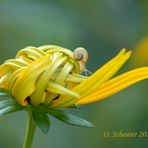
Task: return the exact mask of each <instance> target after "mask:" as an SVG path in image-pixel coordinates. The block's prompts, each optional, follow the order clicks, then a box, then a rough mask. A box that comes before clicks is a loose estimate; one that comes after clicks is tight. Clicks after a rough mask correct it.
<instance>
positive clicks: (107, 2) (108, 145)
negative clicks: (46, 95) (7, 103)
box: [0, 0, 148, 148]
mask: <svg viewBox="0 0 148 148" xmlns="http://www.w3.org/2000/svg"><path fill="white" fill-rule="evenodd" d="M147 8H148V1H147V0H0V63H2V62H3V61H5V60H6V59H9V58H13V57H14V56H15V54H16V52H17V51H18V50H20V49H21V48H23V47H26V46H30V45H31V46H40V45H45V44H56V45H60V46H63V47H66V48H69V49H71V50H74V49H75V48H76V47H79V46H82V47H85V48H86V49H87V50H88V51H89V55H90V56H89V61H88V64H87V68H88V69H89V70H90V71H92V72H94V71H95V70H96V69H97V68H99V67H100V66H101V65H102V64H104V63H105V62H106V61H108V60H109V59H110V58H112V57H113V56H114V55H115V54H116V53H118V51H119V50H120V49H121V48H122V47H125V48H127V49H132V50H133V51H135V50H136V48H137V46H138V45H137V44H139V42H140V41H141V40H143V38H145V37H147V35H148V9H147ZM147 42H148V41H147ZM147 45H148V44H147ZM138 50H139V51H142V50H141V49H139V48H138ZM146 55H148V48H147V49H146V50H145V51H144V53H142V52H138V54H134V55H133V57H132V58H131V60H129V62H128V63H127V64H126V65H125V66H124V67H123V69H122V70H120V72H119V73H118V74H120V73H123V72H125V71H127V70H130V69H132V68H135V67H139V66H143V65H147V64H148V56H146ZM139 57H141V60H142V59H145V61H144V62H141V61H140V60H139ZM143 57H144V58H143ZM132 59H134V60H132ZM146 59H147V60H146ZM147 88H148V81H147V80H145V81H143V82H140V83H138V84H135V85H133V86H132V87H130V88H128V89H125V90H123V91H122V92H119V93H118V94H116V95H114V96H112V97H109V98H108V99H106V100H103V101H100V102H97V103H92V104H89V105H85V106H81V110H69V112H73V113H74V114H76V115H79V116H81V117H83V118H86V119H88V120H90V121H91V122H92V123H93V124H94V125H95V128H93V129H85V128H78V127H71V126H68V125H65V124H63V123H61V122H59V121H57V120H55V119H53V118H51V121H52V125H51V127H50V131H49V133H48V134H47V135H44V134H42V132H41V131H40V130H39V129H37V131H36V136H35V138H34V143H33V148H99V147H100V148H118V147H120V148H125V147H126V148H141V147H148V138H104V137H103V133H104V132H105V131H110V132H112V131H127V132H134V131H135V132H138V131H146V132H148V91H147ZM25 124H26V114H25V112H17V113H13V114H10V115H6V116H2V117H1V118H0V148H21V144H22V141H23V136H24V131H25Z"/></svg>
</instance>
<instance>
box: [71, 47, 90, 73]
mask: <svg viewBox="0 0 148 148" xmlns="http://www.w3.org/2000/svg"><path fill="white" fill-rule="evenodd" d="M74 58H75V60H77V61H79V63H80V69H81V72H83V71H84V70H85V69H86V67H85V64H86V62H87V60H88V52H87V50H86V49H85V48H82V47H78V48H76V49H75V50H74Z"/></svg>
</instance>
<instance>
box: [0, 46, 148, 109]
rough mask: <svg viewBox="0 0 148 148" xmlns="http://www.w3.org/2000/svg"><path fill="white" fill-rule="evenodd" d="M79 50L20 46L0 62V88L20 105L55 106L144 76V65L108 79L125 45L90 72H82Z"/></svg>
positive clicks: (94, 97) (123, 57)
mask: <svg viewBox="0 0 148 148" xmlns="http://www.w3.org/2000/svg"><path fill="white" fill-rule="evenodd" d="M81 54H82V55H81ZM81 54H80V55H79V56H80V57H78V59H77V58H76V57H75V53H74V52H72V51H70V50H68V49H66V48H62V47H59V46H54V45H46V46H41V47H38V48H36V47H27V48H24V49H22V50H20V51H19V52H18V53H17V55H16V58H15V59H10V60H7V61H6V62H4V64H2V65H1V66H0V88H5V89H8V90H9V91H10V92H11V93H12V95H13V96H14V97H15V99H16V101H17V102H18V103H19V104H20V105H21V106H27V105H28V104H32V105H35V106H36V105H38V104H41V103H42V104H45V105H46V106H49V107H51V108H58V107H68V106H71V105H73V104H78V105H79V104H86V103H91V102H95V101H98V100H101V99H104V98H106V97H109V96H111V95H113V94H115V93H117V92H119V91H121V90H122V89H124V88H126V87H128V86H130V85H132V84H134V83H136V82H138V81H141V80H143V79H146V78H148V67H143V68H139V69H135V70H132V71H129V72H127V73H125V74H122V75H120V76H118V77H115V78H112V79H111V77H112V76H113V75H114V74H115V73H116V72H117V71H118V70H119V69H120V68H121V66H122V65H123V64H124V63H125V62H126V61H127V60H128V58H129V57H130V55H131V51H128V52H126V50H125V49H122V50H121V52H120V53H119V54H118V55H117V56H115V57H114V58H113V59H111V60H110V61H109V62H108V63H106V64H105V65H104V66H102V67H101V68H100V69H98V70H97V71H96V72H95V73H94V74H92V75H91V76H89V77H85V76H82V75H81V74H80V73H81V72H82V70H84V69H85V62H86V61H87V58H86V59H84V58H85V55H84V53H81ZM86 54H87V53H86ZM86 57H87V55H86ZM79 58H80V59H79ZM82 66H83V68H82Z"/></svg>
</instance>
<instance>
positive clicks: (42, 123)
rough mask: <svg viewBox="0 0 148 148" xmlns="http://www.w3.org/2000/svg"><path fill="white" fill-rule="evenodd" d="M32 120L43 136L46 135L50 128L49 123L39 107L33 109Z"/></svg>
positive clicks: (45, 114) (43, 111)
mask: <svg viewBox="0 0 148 148" xmlns="http://www.w3.org/2000/svg"><path fill="white" fill-rule="evenodd" d="M32 116H33V120H34V122H35V123H36V125H37V126H38V127H39V128H40V129H41V131H42V132H43V133H44V134H47V133H48V131H49V127H50V121H49V117H48V115H47V113H46V112H45V110H44V109H42V108H40V107H34V108H33V110H32Z"/></svg>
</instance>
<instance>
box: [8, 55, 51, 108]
mask: <svg viewBox="0 0 148 148" xmlns="http://www.w3.org/2000/svg"><path fill="white" fill-rule="evenodd" d="M50 62H51V60H50V56H49V55H47V56H43V57H42V58H39V59H38V60H36V61H35V62H33V63H31V64H30V65H29V66H28V67H27V68H24V70H22V71H21V73H20V75H19V77H18V78H17V80H16V82H15V84H14V86H13V88H12V90H11V91H12V95H14V96H15V98H16V100H17V101H18V103H19V104H21V105H23V106H25V105H27V102H26V100H25V99H26V97H28V96H30V94H31V93H32V92H33V91H34V90H35V83H36V80H37V79H38V76H39V75H40V74H41V73H42V72H43V71H44V70H45V69H46V67H47V65H49V64H50Z"/></svg>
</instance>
